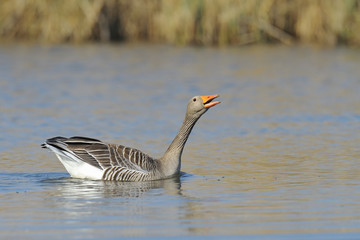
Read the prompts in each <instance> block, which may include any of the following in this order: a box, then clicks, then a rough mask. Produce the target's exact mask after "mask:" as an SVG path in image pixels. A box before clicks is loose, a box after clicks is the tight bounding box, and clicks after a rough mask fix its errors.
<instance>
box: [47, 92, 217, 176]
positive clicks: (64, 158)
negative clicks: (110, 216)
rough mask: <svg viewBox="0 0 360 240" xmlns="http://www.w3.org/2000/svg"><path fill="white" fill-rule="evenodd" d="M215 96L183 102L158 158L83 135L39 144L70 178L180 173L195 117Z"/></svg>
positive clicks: (209, 105) (207, 107)
mask: <svg viewBox="0 0 360 240" xmlns="http://www.w3.org/2000/svg"><path fill="white" fill-rule="evenodd" d="M218 96H219V95H210V96H196V97H193V98H191V99H190V101H189V103H188V105H187V111H186V115H185V120H184V122H183V124H182V126H181V128H180V130H179V132H178V134H177V135H176V137H175V138H174V140H173V141H172V143H171V144H170V146H169V148H168V149H167V150H166V152H165V154H164V155H163V156H162V157H161V158H158V159H155V158H152V157H150V156H148V155H147V154H145V153H143V152H141V151H140V150H137V149H134V148H129V147H125V146H122V145H116V144H108V143H104V142H102V141H100V140H97V139H94V138H87V137H70V138H65V137H54V138H50V139H47V140H46V142H45V143H44V144H42V145H41V146H42V147H43V148H48V149H50V150H51V151H52V152H54V153H55V155H56V156H57V157H58V159H59V160H60V162H61V163H62V164H63V165H64V167H65V168H66V170H67V171H68V172H69V173H70V175H71V176H72V177H74V178H86V179H92V180H114V181H150V180H158V179H164V178H169V177H171V176H174V175H176V174H178V173H179V172H180V166H181V154H182V152H183V149H184V146H185V143H186V140H187V139H188V137H189V135H190V132H191V130H192V129H193V127H194V125H195V123H196V122H197V120H198V119H199V118H200V117H201V116H202V115H203V114H204V113H205V112H206V111H207V110H208V109H209V108H211V107H213V106H215V105H217V104H219V103H220V102H216V101H214V102H213V100H214V99H215V98H217V97H218Z"/></svg>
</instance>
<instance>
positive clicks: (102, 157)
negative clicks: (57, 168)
mask: <svg viewBox="0 0 360 240" xmlns="http://www.w3.org/2000/svg"><path fill="white" fill-rule="evenodd" d="M46 144H48V145H51V146H54V147H57V148H58V149H60V150H61V151H66V152H68V153H70V154H73V155H75V156H76V157H77V158H78V159H80V160H81V161H83V162H85V163H87V164H90V165H91V166H93V167H96V168H99V169H101V170H104V173H103V179H104V180H119V181H144V180H147V179H150V178H149V177H150V175H151V173H152V172H153V171H155V170H156V168H157V163H156V161H155V160H153V159H152V158H151V157H149V156H148V155H146V154H144V153H143V152H141V151H139V150H137V149H134V148H128V147H124V146H122V145H115V144H107V143H103V142H101V141H100V140H97V139H93V138H86V137H71V138H63V137H55V138H51V139H48V140H47V141H46ZM44 146H45V147H46V145H44Z"/></svg>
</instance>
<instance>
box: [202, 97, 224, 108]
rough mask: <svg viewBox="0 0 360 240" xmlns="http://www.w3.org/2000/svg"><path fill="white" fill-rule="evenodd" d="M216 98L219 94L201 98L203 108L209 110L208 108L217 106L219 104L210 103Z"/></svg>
mask: <svg viewBox="0 0 360 240" xmlns="http://www.w3.org/2000/svg"><path fill="white" fill-rule="evenodd" d="M217 97H219V94H215V95H210V96H201V99H202V100H203V103H204V107H206V108H210V107H213V106H215V105H217V104H219V103H220V102H211V101H212V100H214V99H215V98H217Z"/></svg>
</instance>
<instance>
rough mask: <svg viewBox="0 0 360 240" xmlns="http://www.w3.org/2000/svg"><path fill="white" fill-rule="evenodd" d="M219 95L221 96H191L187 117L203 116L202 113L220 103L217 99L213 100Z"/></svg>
mask: <svg viewBox="0 0 360 240" xmlns="http://www.w3.org/2000/svg"><path fill="white" fill-rule="evenodd" d="M217 97H219V94H215V95H209V96H195V97H193V98H191V99H190V100H189V103H188V105H187V111H186V115H187V117H195V118H199V117H201V115H203V114H204V113H205V112H206V111H207V110H209V109H210V108H211V107H213V106H215V105H217V104H219V103H220V102H217V101H215V102H213V100H214V99H215V98H217Z"/></svg>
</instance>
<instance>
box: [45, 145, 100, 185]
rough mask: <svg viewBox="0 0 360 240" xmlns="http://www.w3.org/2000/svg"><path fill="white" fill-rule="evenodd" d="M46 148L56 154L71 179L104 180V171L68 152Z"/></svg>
mask: <svg viewBox="0 0 360 240" xmlns="http://www.w3.org/2000/svg"><path fill="white" fill-rule="evenodd" d="M46 147H47V148H49V149H50V150H51V151H53V152H54V153H55V155H56V156H57V157H58V159H59V160H60V162H61V163H62V164H63V165H64V167H65V169H66V170H67V171H68V172H69V174H70V175H71V177H73V178H86V179H91V180H100V179H102V176H103V171H104V170H102V169H99V168H96V167H94V166H91V165H90V164H88V163H86V162H83V161H81V160H80V159H79V158H77V157H76V156H74V155H72V154H70V153H68V152H64V151H61V150H59V149H57V148H55V147H53V146H50V145H48V144H46Z"/></svg>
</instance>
